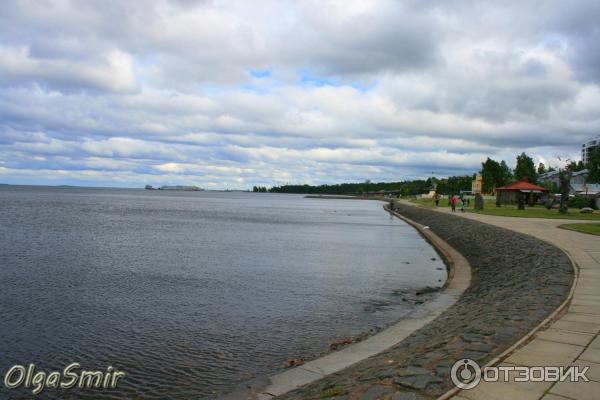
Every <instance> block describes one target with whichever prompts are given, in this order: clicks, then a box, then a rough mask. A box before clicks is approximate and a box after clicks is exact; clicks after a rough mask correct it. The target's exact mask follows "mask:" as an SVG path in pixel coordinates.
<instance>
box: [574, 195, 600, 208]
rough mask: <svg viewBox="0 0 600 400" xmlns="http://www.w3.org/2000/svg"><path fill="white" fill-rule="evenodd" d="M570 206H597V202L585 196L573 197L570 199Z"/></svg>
mask: <svg viewBox="0 0 600 400" xmlns="http://www.w3.org/2000/svg"><path fill="white" fill-rule="evenodd" d="M569 207H570V208H583V207H591V208H596V203H595V201H594V199H593V198H591V197H590V198H585V197H579V196H575V197H571V198H570V199H569Z"/></svg>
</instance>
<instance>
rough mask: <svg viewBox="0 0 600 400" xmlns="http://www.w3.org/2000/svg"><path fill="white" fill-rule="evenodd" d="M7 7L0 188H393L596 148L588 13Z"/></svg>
mask: <svg viewBox="0 0 600 400" xmlns="http://www.w3.org/2000/svg"><path fill="white" fill-rule="evenodd" d="M24 4H25V3H20V2H3V3H0V86H1V87H2V91H0V159H1V160H2V161H3V163H2V168H3V169H2V171H1V174H2V175H1V176H2V180H4V181H9V182H15V183H16V182H21V181H22V182H30V183H43V182H44V181H45V180H46V181H48V182H59V183H60V182H64V183H69V182H76V183H86V184H94V183H95V184H103V185H106V184H109V183H110V182H111V181H114V182H118V184H120V185H137V186H140V185H142V184H145V183H154V184H158V183H164V184H168V183H189V184H198V185H199V186H210V187H234V186H235V185H242V186H246V187H251V186H252V185H254V184H261V185H271V184H275V183H286V182H290V183H303V182H309V183H322V182H337V181H349V180H364V179H371V180H400V179H410V178H415V177H424V176H427V175H429V174H431V172H432V171H433V172H434V173H435V174H437V175H448V174H454V173H470V172H473V171H474V170H475V169H477V168H478V166H479V163H480V162H481V161H483V160H484V159H485V157H487V156H488V155H489V156H491V157H494V158H504V159H506V160H507V161H508V162H509V164H512V163H513V162H514V156H515V155H516V154H517V153H520V152H521V151H527V152H530V153H532V154H533V155H534V156H535V158H536V159H537V160H544V162H548V163H552V162H554V161H552V160H557V157H558V156H560V157H571V158H575V159H577V157H578V151H579V143H580V142H581V141H583V140H585V139H586V138H587V137H589V136H592V135H594V134H597V133H599V132H600V106H599V104H600V87H599V86H598V76H597V71H600V65H599V64H598V62H599V59H598V54H597V53H598V52H597V51H595V49H596V48H597V46H596V44H595V43H593V39H594V38H595V37H596V36H597V31H598V24H597V22H596V21H598V17H600V15H599V14H598V13H599V12H600V9H599V8H598V7H597V6H596V5H595V3H593V2H591V1H588V2H585V1H583V0H582V1H578V6H577V7H570V6H568V5H566V4H565V3H562V2H558V1H552V2H548V3H547V4H546V5H545V7H544V8H543V9H542V10H540V9H539V7H537V5H536V3H535V2H529V1H523V2H519V3H510V4H509V3H497V2H488V3H478V4H473V3H472V2H464V1H462V0H450V1H444V2H436V1H403V2H399V1H391V0H378V1H373V2H364V1H327V2H322V1H314V0H306V1H291V0H290V1H273V0H264V1H261V2H259V3H256V2H246V1H233V2H226V3H222V2H212V1H182V0H179V1H167V0H153V1H148V2H120V1H106V2H102V3H94V2H89V3H86V2H83V3H82V2H70V1H63V0H48V1H45V2H38V3H37V4H36V6H25V5H24ZM581 10H587V11H585V12H583V11H581ZM116 21H118V22H116Z"/></svg>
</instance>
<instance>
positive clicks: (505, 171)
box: [498, 160, 513, 186]
mask: <svg viewBox="0 0 600 400" xmlns="http://www.w3.org/2000/svg"><path fill="white" fill-rule="evenodd" d="M500 169H501V170H502V173H501V174H500V177H501V178H500V180H499V181H498V186H504V185H506V184H507V183H508V182H510V180H511V179H512V177H513V174H512V172H511V170H510V168H509V167H508V165H507V164H506V161H504V160H502V161H500Z"/></svg>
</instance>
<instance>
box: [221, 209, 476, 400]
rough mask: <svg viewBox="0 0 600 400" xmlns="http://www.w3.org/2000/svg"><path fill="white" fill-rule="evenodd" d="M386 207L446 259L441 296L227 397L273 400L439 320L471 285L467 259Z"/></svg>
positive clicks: (429, 232)
mask: <svg viewBox="0 0 600 400" xmlns="http://www.w3.org/2000/svg"><path fill="white" fill-rule="evenodd" d="M384 209H385V210H386V211H388V212H390V213H391V214H392V215H394V216H396V217H398V218H400V219H402V220H403V221H405V222H407V223H408V224H409V225H411V226H413V227H414V228H415V229H416V230H417V231H418V232H419V233H420V234H421V235H422V236H423V238H424V239H425V240H426V241H427V242H429V243H430V244H431V245H432V246H433V247H434V248H435V249H436V251H438V253H439V254H440V255H441V256H442V257H443V258H444V260H445V261H446V265H447V267H448V279H447V280H446V282H445V284H444V286H443V290H442V291H441V292H440V293H439V295H438V296H437V297H436V298H435V299H433V300H431V301H429V302H427V303H425V304H424V305H423V307H421V308H419V309H418V310H416V311H415V312H413V313H411V314H410V315H409V316H408V317H405V318H403V319H402V320H400V321H398V322H397V323H396V324H394V325H392V326H391V327H389V328H387V329H385V330H383V331H382V332H380V333H378V334H376V335H374V336H371V337H370V338H368V339H366V340H364V341H362V342H358V343H355V344H353V345H350V346H348V347H346V348H344V349H342V350H339V351H336V352H333V353H330V354H327V355H326V356H323V357H320V358H317V359H316V360H312V361H310V362H307V363H306V364H303V365H301V366H298V367H295V368H291V369H288V370H286V371H284V372H281V373H279V374H276V375H273V376H271V377H269V378H268V379H267V380H268V382H266V383H265V382H261V384H260V387H254V388H252V387H249V388H247V389H246V390H242V391H241V392H234V393H232V394H230V395H228V396H226V397H225V398H226V399H258V400H268V399H272V398H274V397H275V396H280V395H282V394H285V393H288V392H290V391H292V390H295V389H298V388H300V387H302V386H304V385H307V384H309V383H312V382H315V381H317V380H319V379H322V378H324V377H326V376H328V375H330V374H333V373H336V372H339V371H341V370H343V369H345V368H347V367H349V366H351V365H353V364H356V363H357V362H360V361H362V360H365V359H367V358H369V357H371V356H374V355H376V354H379V353H381V352H384V351H385V350H387V349H389V348H390V347H392V346H395V345H396V344H398V343H400V342H401V341H402V340H404V339H405V338H407V337H408V336H409V335H410V334H412V333H413V332H415V331H416V330H418V329H420V328H422V327H423V326H425V325H427V324H428V323H429V322H431V321H433V320H434V319H436V318H437V317H438V316H439V315H441V314H442V313H443V312H444V311H445V310H446V309H447V308H449V307H450V306H452V305H453V304H454V303H455V302H456V301H457V300H458V299H459V297H460V296H461V295H462V293H463V292H464V291H465V290H466V289H467V288H468V287H469V285H470V283H471V266H470V264H469V262H468V261H467V260H466V258H464V257H463V256H462V255H461V254H460V253H459V252H458V251H456V250H455V249H454V248H452V247H451V246H450V245H449V244H448V243H446V242H445V241H444V240H442V239H441V238H440V237H439V236H437V235H436V234H435V233H433V232H431V231H430V230H429V229H427V227H425V226H423V225H421V224H418V223H417V222H415V221H412V220H410V219H409V218H406V217H404V216H401V215H399V214H397V213H396V212H394V211H392V210H390V209H389V208H388V207H386V206H384Z"/></svg>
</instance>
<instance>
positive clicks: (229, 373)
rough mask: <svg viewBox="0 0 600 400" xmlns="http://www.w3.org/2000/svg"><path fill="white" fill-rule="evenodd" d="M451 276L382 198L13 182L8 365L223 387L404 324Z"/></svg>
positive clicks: (1, 206)
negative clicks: (113, 371) (420, 295)
mask: <svg viewBox="0 0 600 400" xmlns="http://www.w3.org/2000/svg"><path fill="white" fill-rule="evenodd" d="M445 279H446V271H445V267H444V265H443V263H442V262H441V261H440V260H439V257H438V255H437V254H436V252H435V251H434V250H433V249H432V248H431V247H430V246H429V245H428V244H427V243H426V242H425V241H424V240H423V239H422V238H421V237H420V236H419V235H418V234H417V233H416V231H414V229H413V228H411V227H409V226H408V225H406V224H405V223H404V222H402V221H400V220H398V219H396V218H392V217H390V215H389V214H388V213H386V212H384V210H383V209H382V203H381V202H376V201H357V200H334V199H308V198H304V197H303V196H297V195H278V194H258V193H257V194H253V193H233V192H230V193H219V192H167V191H145V190H135V189H83V188H50V187H15V186H0V311H1V323H0V371H1V373H2V377H3V376H4V374H5V373H6V372H7V370H8V369H9V368H10V367H11V366H12V365H14V364H21V365H28V364H29V363H35V365H36V368H38V369H40V370H44V371H53V370H62V369H63V368H64V367H65V366H66V365H68V364H70V363H72V362H79V363H81V365H82V366H83V367H84V368H85V369H88V370H95V369H97V370H104V371H105V370H106V368H107V367H108V366H109V365H110V366H113V367H115V368H118V369H119V370H122V371H124V372H126V373H127V376H126V378H125V379H124V380H122V381H121V383H120V384H119V386H118V388H117V389H116V390H102V391H100V390H85V391H81V392H74V391H71V390H65V391H57V390H55V389H47V390H46V391H45V393H46V395H47V396H48V398H54V399H57V398H60V399H71V398H73V399H74V398H77V399H80V398H83V399H105V398H106V399H124V398H133V399H135V398H136V396H139V397H137V398H140V399H161V400H162V399H166V398H169V399H191V398H194V399H201V398H212V397H214V396H216V395H218V394H222V393H226V392H227V391H229V390H231V389H232V388H234V387H235V386H236V385H237V384H239V383H240V382H243V381H246V380H249V379H252V378H254V377H257V376H262V375H264V374H270V373H273V372H277V371H280V370H281V368H282V365H283V363H284V362H285V361H286V360H289V359H292V358H296V357H300V358H303V359H310V358H314V357H317V356H319V355H321V354H323V353H324V352H325V351H327V349H328V346H329V344H331V343H332V342H334V341H336V340H340V339H343V338H344V337H347V336H353V335H359V334H361V333H363V332H365V331H368V330H369V329H372V328H374V327H385V326H388V325H390V324H391V323H393V322H395V321H397V320H398V319H399V318H400V317H402V316H403V315H405V314H406V313H408V312H410V311H412V310H414V309H415V307H418V306H419V305H418V304H416V303H417V302H418V301H413V300H414V299H415V298H414V292H415V291H416V290H418V289H419V288H422V287H425V286H440V285H441V284H442V282H443V281H445ZM411 296H412V297H411ZM403 298H404V300H403ZM30 393H31V392H30V390H24V389H15V390H10V391H9V390H7V389H5V388H4V387H2V389H1V390H0V398H8V397H9V396H11V397H10V398H17V397H21V396H23V397H25V396H28V395H30ZM40 397H41V398H45V396H38V398H40Z"/></svg>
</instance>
